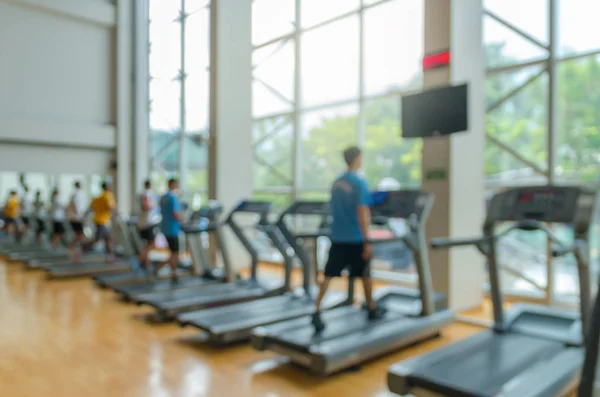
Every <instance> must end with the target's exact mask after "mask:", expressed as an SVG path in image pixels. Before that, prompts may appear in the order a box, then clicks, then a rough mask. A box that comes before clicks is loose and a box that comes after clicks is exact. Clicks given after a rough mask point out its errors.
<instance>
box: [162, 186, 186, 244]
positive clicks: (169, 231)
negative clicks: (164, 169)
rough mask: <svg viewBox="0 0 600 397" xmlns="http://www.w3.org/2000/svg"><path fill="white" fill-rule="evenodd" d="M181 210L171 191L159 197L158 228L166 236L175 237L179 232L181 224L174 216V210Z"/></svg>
mask: <svg viewBox="0 0 600 397" xmlns="http://www.w3.org/2000/svg"><path fill="white" fill-rule="evenodd" d="M180 211H181V203H180V202H179V199H178V198H177V196H175V195H174V194H173V192H168V193H167V194H165V195H164V196H162V198H161V199H160V212H161V215H162V221H161V223H160V230H161V232H162V233H163V234H164V235H165V236H166V237H177V236H178V235H179V233H180V232H181V225H180V224H179V221H178V220H177V219H176V218H175V214H174V213H175V212H180Z"/></svg>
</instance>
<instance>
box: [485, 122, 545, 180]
mask: <svg viewBox="0 0 600 397" xmlns="http://www.w3.org/2000/svg"><path fill="white" fill-rule="evenodd" d="M487 140H488V142H490V143H493V144H494V145H496V146H498V147H499V148H500V149H502V150H503V151H505V152H506V153H508V154H510V155H511V156H513V157H514V158H516V159H517V160H519V161H520V162H522V163H523V164H525V165H526V166H528V167H530V168H531V169H533V170H534V171H535V172H537V173H538V174H540V175H543V176H546V177H547V176H548V171H547V170H544V169H543V168H541V167H540V166H539V165H537V164H536V163H534V162H533V161H530V160H528V159H526V158H525V157H523V156H522V155H521V154H519V153H518V152H517V151H516V150H515V149H513V148H511V147H510V146H508V145H506V144H505V143H504V142H502V141H500V140H498V139H497V138H495V137H493V136H491V135H490V134H489V133H488V134H487Z"/></svg>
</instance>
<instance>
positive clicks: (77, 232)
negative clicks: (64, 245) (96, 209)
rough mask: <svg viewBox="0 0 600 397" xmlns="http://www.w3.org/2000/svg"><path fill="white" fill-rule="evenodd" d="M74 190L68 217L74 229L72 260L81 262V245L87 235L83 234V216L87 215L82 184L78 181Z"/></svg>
mask: <svg viewBox="0 0 600 397" xmlns="http://www.w3.org/2000/svg"><path fill="white" fill-rule="evenodd" d="M73 187H74V190H73V195H72V196H71V200H69V205H67V217H68V219H69V224H70V225H71V229H73V233H74V236H73V240H71V243H70V244H69V249H70V250H71V259H72V260H73V262H79V261H80V260H81V254H82V252H81V250H80V249H79V248H80V247H81V244H83V242H84V241H85V234H84V232H83V216H84V214H85V211H84V207H83V192H82V191H81V182H79V181H76V182H75V183H74V184H73Z"/></svg>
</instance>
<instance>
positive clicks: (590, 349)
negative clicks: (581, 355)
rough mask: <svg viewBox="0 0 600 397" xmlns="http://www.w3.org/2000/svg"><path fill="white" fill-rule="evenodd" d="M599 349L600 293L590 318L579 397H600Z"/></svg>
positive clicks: (599, 281) (599, 287)
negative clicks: (599, 374)
mask: <svg viewBox="0 0 600 397" xmlns="http://www.w3.org/2000/svg"><path fill="white" fill-rule="evenodd" d="M597 282H598V291H600V278H599V279H598V280H597ZM598 349H600V293H597V294H596V299H595V302H594V308H593V309H592V315H591V318H590V328H589V331H588V334H587V344H586V347H585V359H584V362H583V370H582V372H581V383H580V384H579V387H578V389H577V397H598V396H600V384H599V383H598V381H599V380H600V377H599V376H598V369H599V368H600V366H598Z"/></svg>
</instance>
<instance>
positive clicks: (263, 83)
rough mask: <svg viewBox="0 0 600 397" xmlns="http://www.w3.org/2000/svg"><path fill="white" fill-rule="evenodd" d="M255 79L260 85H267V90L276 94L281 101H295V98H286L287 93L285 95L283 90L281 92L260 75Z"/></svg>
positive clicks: (291, 102)
mask: <svg viewBox="0 0 600 397" xmlns="http://www.w3.org/2000/svg"><path fill="white" fill-rule="evenodd" d="M254 81H256V82H257V83H259V84H260V85H262V86H263V87H265V88H266V89H267V91H269V92H270V93H271V94H273V95H275V96H276V97H277V98H279V99H280V100H281V101H283V102H285V103H287V104H288V105H292V104H293V103H294V101H293V100H291V99H289V98H286V97H285V95H283V94H282V93H281V92H279V90H278V89H277V88H275V87H273V86H272V85H271V84H269V83H267V82H265V81H264V80H261V79H259V78H258V77H255V78H254Z"/></svg>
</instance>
